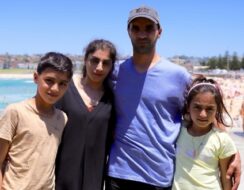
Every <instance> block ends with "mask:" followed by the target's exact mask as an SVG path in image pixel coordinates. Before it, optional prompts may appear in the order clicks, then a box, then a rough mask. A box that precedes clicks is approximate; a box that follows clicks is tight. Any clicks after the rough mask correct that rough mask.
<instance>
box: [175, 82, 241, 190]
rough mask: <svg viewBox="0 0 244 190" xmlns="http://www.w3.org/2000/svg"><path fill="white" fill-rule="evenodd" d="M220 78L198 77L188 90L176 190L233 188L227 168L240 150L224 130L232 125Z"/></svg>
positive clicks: (177, 158) (178, 142) (177, 160)
mask: <svg viewBox="0 0 244 190" xmlns="http://www.w3.org/2000/svg"><path fill="white" fill-rule="evenodd" d="M225 113H226V114H227V115H228V116H229V117H230V115H229V113H228V111H227V110H226V107H225V105H224V103H223V97H222V94H221V90H220V88H219V86H218V85H217V83H216V81H214V80H212V79H206V78H205V77H198V78H196V79H195V80H194V81H193V83H192V85H191V87H190V88H189V90H188V93H187V96H186V101H185V105H184V108H183V115H184V119H185V122H183V126H182V129H181V133H180V135H179V138H178V140H177V149H176V171H175V176H174V182H173V190H178V189H180V190H191V189H198V190H203V189H204V190H209V189H214V190H220V189H224V190H230V189H231V187H232V183H231V180H227V179H226V170H227V168H228V165H229V163H230V160H231V158H232V156H233V155H234V154H235V153H236V152H237V149H236V147H235V145H234V142H233V141H232V139H231V138H230V137H229V136H228V134H227V133H226V132H225V131H224V130H223V129H221V127H220V126H221V125H223V126H228V125H227V124H226V122H225V120H224V114H225Z"/></svg>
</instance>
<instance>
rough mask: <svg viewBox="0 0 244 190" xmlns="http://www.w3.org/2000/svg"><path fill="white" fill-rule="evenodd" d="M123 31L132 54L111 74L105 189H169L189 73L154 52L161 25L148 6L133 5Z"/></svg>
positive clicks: (155, 13)
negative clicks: (112, 125)
mask: <svg viewBox="0 0 244 190" xmlns="http://www.w3.org/2000/svg"><path fill="white" fill-rule="evenodd" d="M127 31H128V34H129V37H130V39H131V43H132V46H133V56H132V57H131V58H129V59H127V60H126V61H125V62H123V63H121V64H119V65H117V67H116V68H115V71H114V75H113V84H114V94H115V108H116V113H117V123H116V130H115V140H114V143H113V145H112V147H111V151H110V156H109V161H108V177H107V179H106V190H133V189H140V190H169V189H170V188H171V183H172V179H173V173H174V157H175V141H176V138H177V136H178V134H179V131H180V126H181V108H182V106H183V94H184V91H185V88H186V86H187V84H188V83H189V82H190V80H191V76H190V74H189V73H188V72H187V71H186V69H184V68H183V67H181V66H179V65H176V64H174V63H172V62H170V61H168V60H166V59H164V58H163V57H160V56H159V55H158V54H157V53H156V42H157V40H158V39H159V38H160V35H161V33H162V26H161V24H160V20H159V16H158V13H157V12H156V11H155V10H154V9H152V8H150V7H146V6H142V7H139V8H137V9H133V10H132V11H131V12H130V14H129V18H128V27H127Z"/></svg>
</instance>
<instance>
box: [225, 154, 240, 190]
mask: <svg viewBox="0 0 244 190" xmlns="http://www.w3.org/2000/svg"><path fill="white" fill-rule="evenodd" d="M226 178H227V179H231V178H232V181H233V187H232V189H231V190H237V189H238V186H239V184H240V179H241V157H240V153H239V152H238V153H236V154H235V155H234V157H233V159H232V161H231V162H230V165H229V167H228V169H227V172H226Z"/></svg>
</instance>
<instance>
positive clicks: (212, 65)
mask: <svg viewBox="0 0 244 190" xmlns="http://www.w3.org/2000/svg"><path fill="white" fill-rule="evenodd" d="M208 66H209V69H216V68H217V60H216V58H215V57H212V58H210V59H209V60H208Z"/></svg>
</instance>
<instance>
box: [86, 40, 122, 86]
mask: <svg viewBox="0 0 244 190" xmlns="http://www.w3.org/2000/svg"><path fill="white" fill-rule="evenodd" d="M97 50H109V58H110V59H111V60H112V69H111V71H110V73H109V74H108V76H107V77H106V78H105V80H104V85H105V86H106V85H108V84H107V83H108V77H109V75H110V74H111V72H112V71H113V70H114V64H115V61H116V60H117V51H116V48H115V46H114V44H113V43H112V42H110V41H108V40H104V39H96V40H93V41H91V42H90V43H89V44H88V45H87V47H86V48H85V49H84V52H85V55H84V62H86V61H87V59H88V58H89V55H91V54H93V53H94V52H95V51H97ZM82 74H83V77H85V76H86V64H85V63H84V66H83V69H82Z"/></svg>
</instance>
